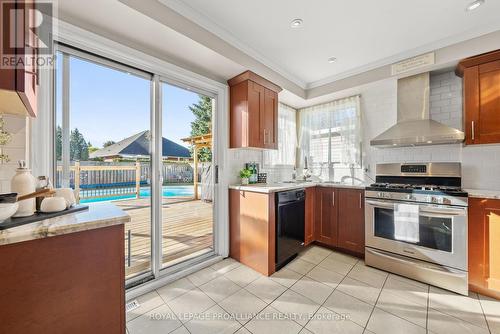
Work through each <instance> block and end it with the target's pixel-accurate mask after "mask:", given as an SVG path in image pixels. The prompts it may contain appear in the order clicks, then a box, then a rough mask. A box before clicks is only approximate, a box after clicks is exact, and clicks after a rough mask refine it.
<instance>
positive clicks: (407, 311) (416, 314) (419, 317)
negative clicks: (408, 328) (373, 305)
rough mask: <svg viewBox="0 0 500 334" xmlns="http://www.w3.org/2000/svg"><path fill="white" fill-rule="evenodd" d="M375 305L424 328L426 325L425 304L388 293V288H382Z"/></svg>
mask: <svg viewBox="0 0 500 334" xmlns="http://www.w3.org/2000/svg"><path fill="white" fill-rule="evenodd" d="M377 307H378V308H380V309H382V310H384V311H386V312H389V313H392V314H394V315H396V316H398V317H400V318H403V319H405V320H408V321H410V322H412V323H414V324H415V325H418V326H420V327H423V328H426V326H427V305H425V306H424V305H420V304H415V303H412V302H411V301H409V300H408V299H406V298H404V297H401V296H399V295H395V294H392V293H390V292H389V291H388V290H385V289H384V290H382V292H381V293H380V296H379V298H378V301H377Z"/></svg>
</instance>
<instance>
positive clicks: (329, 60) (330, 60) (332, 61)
mask: <svg viewBox="0 0 500 334" xmlns="http://www.w3.org/2000/svg"><path fill="white" fill-rule="evenodd" d="M336 61H337V58H335V57H330V58H328V62H329V63H330V64H331V63H335V62H336Z"/></svg>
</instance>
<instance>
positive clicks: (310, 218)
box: [304, 187, 316, 245]
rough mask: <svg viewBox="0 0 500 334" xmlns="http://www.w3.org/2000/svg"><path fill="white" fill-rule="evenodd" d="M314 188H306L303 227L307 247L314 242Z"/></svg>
mask: <svg viewBox="0 0 500 334" xmlns="http://www.w3.org/2000/svg"><path fill="white" fill-rule="evenodd" d="M315 197H316V188H314V187H311V188H306V207H305V227H304V234H305V235H304V244H305V245H309V244H310V243H311V242H313V240H314V213H315V201H316V199H315Z"/></svg>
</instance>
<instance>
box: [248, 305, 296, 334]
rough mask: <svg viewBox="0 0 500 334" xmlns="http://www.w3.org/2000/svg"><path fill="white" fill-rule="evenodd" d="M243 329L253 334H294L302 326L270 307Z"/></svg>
mask: <svg viewBox="0 0 500 334" xmlns="http://www.w3.org/2000/svg"><path fill="white" fill-rule="evenodd" d="M245 327H246V328H247V329H248V330H249V331H250V332H252V333H253V334H269V333H272V334H294V333H298V332H300V330H301V329H302V326H300V325H299V324H298V323H296V322H295V321H293V320H291V319H287V317H286V315H284V314H282V313H280V312H279V311H278V310H276V309H274V308H273V307H271V306H268V307H266V308H265V309H264V310H262V312H260V313H259V314H258V315H257V316H256V317H255V318H254V319H252V320H250V322H248V323H247V324H246V325H245Z"/></svg>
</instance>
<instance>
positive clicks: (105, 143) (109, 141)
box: [102, 140, 116, 147]
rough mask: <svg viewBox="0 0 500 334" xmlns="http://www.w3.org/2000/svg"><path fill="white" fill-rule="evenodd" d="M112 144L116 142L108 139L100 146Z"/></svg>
mask: <svg viewBox="0 0 500 334" xmlns="http://www.w3.org/2000/svg"><path fill="white" fill-rule="evenodd" d="M113 144H116V142H114V141H112V140H108V141H105V142H104V144H102V147H108V146H111V145H113Z"/></svg>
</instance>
